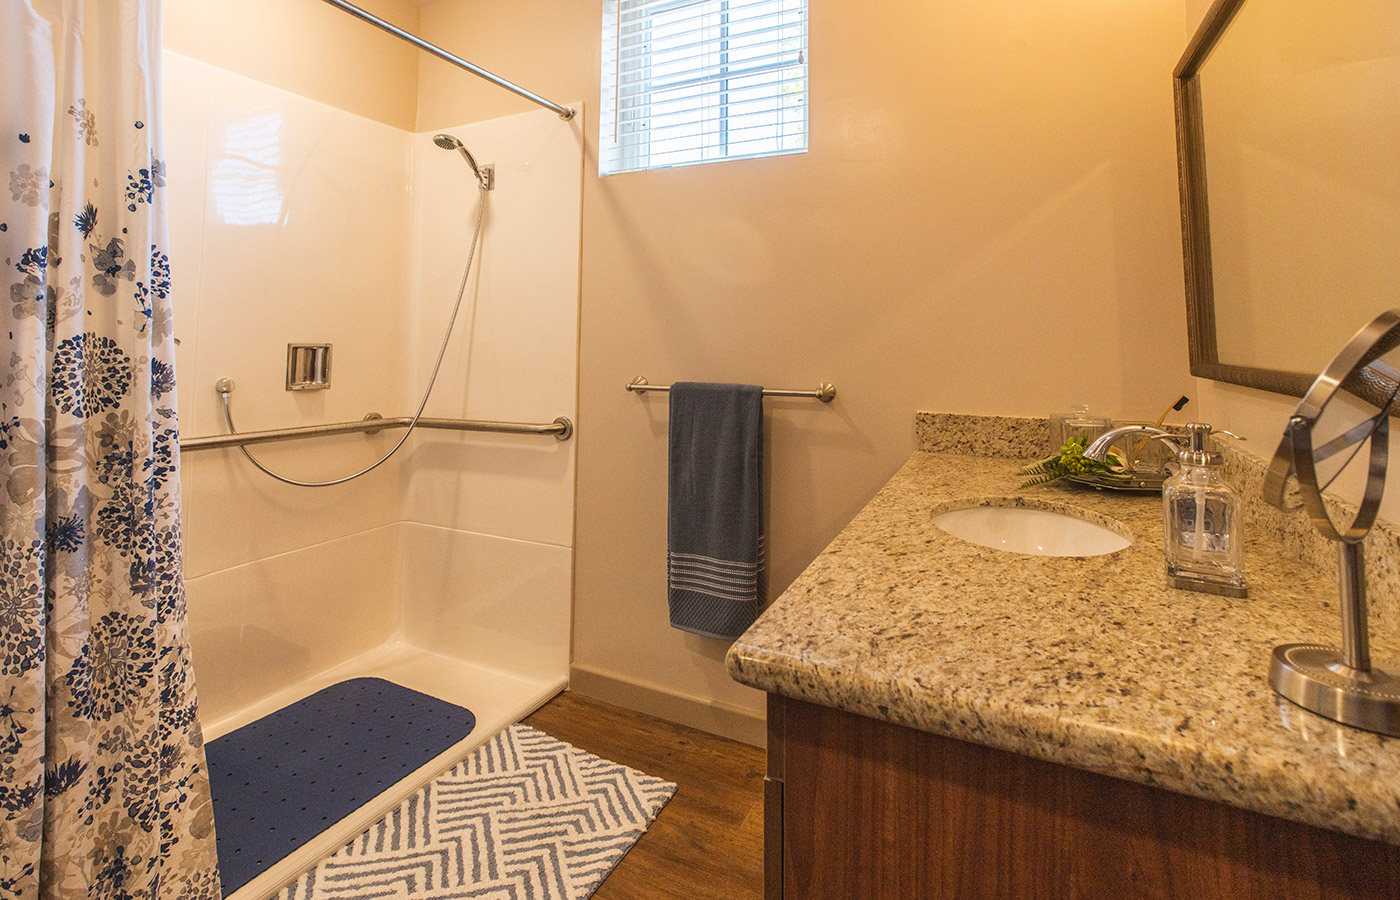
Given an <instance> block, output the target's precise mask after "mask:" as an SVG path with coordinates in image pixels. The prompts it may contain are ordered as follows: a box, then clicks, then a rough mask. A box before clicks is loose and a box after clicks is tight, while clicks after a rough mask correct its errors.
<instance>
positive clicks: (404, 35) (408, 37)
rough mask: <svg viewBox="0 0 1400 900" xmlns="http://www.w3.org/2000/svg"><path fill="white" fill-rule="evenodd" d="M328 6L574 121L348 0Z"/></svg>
mask: <svg viewBox="0 0 1400 900" xmlns="http://www.w3.org/2000/svg"><path fill="white" fill-rule="evenodd" d="M326 2H327V3H329V4H330V5H331V6H334V7H336V8H337V9H340V10H342V11H344V12H348V13H349V14H350V15H352V16H354V17H355V18H357V19H362V20H364V21H366V22H368V23H369V24H371V25H373V26H374V27H376V28H381V29H383V30H384V31H387V32H389V33H390V34H392V35H393V36H394V37H396V38H399V39H401V40H405V41H408V42H409V43H410V44H412V45H413V46H415V47H417V48H418V49H419V50H426V51H427V52H429V53H431V54H432V55H433V56H436V57H437V58H438V59H441V60H444V61H446V62H450V63H452V65H454V66H457V67H458V68H460V69H466V70H467V71H468V72H471V73H472V74H473V75H478V76H480V77H482V78H485V79H486V80H487V81H489V82H491V83H492V84H495V85H499V86H501V87H503V88H505V89H506V90H508V91H510V92H512V93H515V94H518V95H520V96H521V97H524V98H525V99H526V100H529V101H530V102H532V103H538V104H539V105H540V106H543V107H544V108H545V109H548V110H552V111H553V112H554V113H556V114H557V115H558V116H559V118H561V119H564V120H565V121H567V120H569V119H572V118H573V117H574V112H575V110H574V108H573V107H571V106H560V105H559V104H558V103H552V102H550V101H549V100H546V99H544V98H543V97H541V96H540V95H539V94H535V93H532V92H530V91H527V90H525V89H524V88H523V87H521V86H520V85H518V84H513V83H511V82H509V81H506V80H505V79H504V78H502V77H501V76H499V75H494V74H492V73H490V72H488V71H486V70H485V69H483V68H481V66H478V65H474V64H472V63H469V62H467V61H466V60H465V59H462V58H461V57H460V56H457V55H456V54H453V53H448V52H447V51H446V50H444V49H442V48H441V47H439V46H438V45H437V44H430V43H428V42H427V41H425V40H423V39H422V38H420V37H419V36H418V35H416V34H413V33H411V32H408V31H404V30H403V29H402V28H400V27H398V26H397V25H394V24H393V23H391V22H386V21H384V20H383V19H381V18H379V17H378V16H376V15H374V14H373V13H371V12H366V11H365V10H363V9H360V8H359V7H358V6H356V5H355V4H353V3H347V2H346V0H326Z"/></svg>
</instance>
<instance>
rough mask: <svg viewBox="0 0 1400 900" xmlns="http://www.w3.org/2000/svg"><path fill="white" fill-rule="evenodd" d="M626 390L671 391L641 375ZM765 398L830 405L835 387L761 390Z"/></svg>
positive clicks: (668, 387)
mask: <svg viewBox="0 0 1400 900" xmlns="http://www.w3.org/2000/svg"><path fill="white" fill-rule="evenodd" d="M627 390H629V391H633V392H635V393H638V394H645V393H646V392H647V391H661V392H662V393H667V392H669V391H670V390H671V386H670V385H669V384H652V383H651V382H649V381H647V380H646V378H645V377H644V376H642V375H638V376H637V377H636V378H633V379H632V380H631V381H629V382H628V383H627ZM763 396H765V397H811V398H812V399H814V400H820V401H821V402H823V403H830V402H831V401H832V400H835V399H836V385H834V384H832V383H831V382H829V381H823V382H822V383H821V384H819V385H817V389H816V390H815V391H774V390H769V389H768V388H764V389H763Z"/></svg>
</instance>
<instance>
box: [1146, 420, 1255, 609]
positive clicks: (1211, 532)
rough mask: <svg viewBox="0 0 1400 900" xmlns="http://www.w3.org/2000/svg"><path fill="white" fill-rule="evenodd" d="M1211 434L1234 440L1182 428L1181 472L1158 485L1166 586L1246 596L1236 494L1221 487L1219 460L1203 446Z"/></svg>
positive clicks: (1202, 427) (1206, 429) (1195, 426)
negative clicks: (1160, 493)
mask: <svg viewBox="0 0 1400 900" xmlns="http://www.w3.org/2000/svg"><path fill="white" fill-rule="evenodd" d="M1212 433H1214V434H1224V435H1229V436H1230V437H1237V435H1233V434H1230V432H1228V431H1216V430H1214V429H1212V428H1211V427H1210V426H1209V425H1206V424H1204V423H1201V422H1192V423H1191V424H1189V425H1187V426H1186V437H1187V443H1186V446H1185V447H1182V448H1181V449H1180V451H1179V452H1178V453H1177V460H1178V461H1179V462H1180V464H1181V469H1180V471H1178V472H1177V473H1176V474H1175V475H1173V476H1172V477H1171V478H1169V479H1167V481H1166V483H1165V484H1163V485H1162V507H1163V513H1164V520H1163V524H1164V526H1165V528H1166V554H1167V583H1168V584H1170V585H1171V586H1172V587H1175V588H1185V589H1186V590H1191V591H1204V592H1206V593H1209V594H1223V595H1225V596H1227V597H1245V596H1248V588H1247V586H1246V585H1245V580H1244V516H1243V514H1242V512H1241V504H1240V495H1239V494H1237V493H1236V492H1235V491H1234V489H1233V488H1231V487H1230V486H1229V485H1228V484H1226V483H1225V477H1224V458H1223V457H1222V456H1221V455H1220V454H1219V453H1213V452H1211V451H1210V450H1208V449H1207V448H1206V437H1207V435H1210V434H1212Z"/></svg>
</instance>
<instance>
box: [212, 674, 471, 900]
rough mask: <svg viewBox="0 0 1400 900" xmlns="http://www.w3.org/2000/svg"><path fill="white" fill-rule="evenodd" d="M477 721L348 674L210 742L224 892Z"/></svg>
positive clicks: (439, 703) (382, 683)
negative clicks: (337, 682)
mask: <svg viewBox="0 0 1400 900" xmlns="http://www.w3.org/2000/svg"><path fill="white" fill-rule="evenodd" d="M475 726H476V717H475V716H473V715H472V713H471V710H468V709H465V708H464V707H461V706H456V705H454V704H451V703H447V702H446V701H443V700H439V699H437V698H436V697H429V696H428V695H427V694H420V693H419V692H418V691H414V690H410V689H408V688H406V687H401V686H400V685H397V684H394V683H393V682H390V681H385V680H384V679H382V678H352V679H350V680H348V681H342V682H340V683H339V684H333V685H331V686H330V687H328V688H325V689H324V690H320V691H317V692H316V693H314V694H312V695H311V696H309V697H305V698H303V699H301V700H298V701H297V702H296V703H293V704H291V705H290V706H286V707H283V708H282V709H279V710H277V711H276V712H274V713H271V714H269V715H266V716H264V717H262V718H261V719H258V720H257V721H256V722H252V723H250V724H248V725H245V726H243V727H242V728H239V729H238V730H236V731H231V732H229V733H228V734H226V735H224V736H223V737H221V738H219V739H217V740H213V741H210V742H209V743H208V744H207V745H206V747H205V754H206V756H207V759H208V765H209V788H210V792H211V793H212V794H213V799H214V827H215V834H216V836H217V839H218V851H219V877H220V880H221V881H222V883H223V893H224V896H225V897H227V896H229V895H231V894H232V893H233V892H234V891H236V890H238V889H239V888H241V887H243V885H245V884H247V883H248V882H249V881H251V880H252V879H253V878H254V877H255V876H257V875H259V874H261V873H262V872H264V871H266V870H267V869H268V868H269V867H271V866H272V865H273V864H274V863H276V862H277V861H278V860H280V859H282V858H283V857H285V856H287V855H288V854H289V853H291V852H292V851H293V850H296V849H297V848H298V847H301V846H302V845H303V844H305V843H306V842H307V841H309V840H311V839H312V838H314V837H315V836H316V835H318V834H320V833H321V832H322V831H325V830H326V829H327V828H329V827H330V826H332V825H334V824H335V823H336V822H339V821H340V820H341V819H343V818H345V817H346V816H348V815H349V814H350V813H351V812H353V811H355V810H356V809H358V808H359V807H361V806H363V805H364V804H366V803H368V802H369V801H370V800H372V799H374V798H375V797H377V796H379V795H380V794H382V793H383V792H384V791H386V790H388V789H389V788H391V787H392V786H393V785H394V784H395V783H396V782H398V781H399V780H400V779H402V778H405V777H407V776H408V775H410V774H411V773H412V772H413V771H414V770H416V769H418V768H419V767H420V766H423V765H425V764H427V763H428V762H430V761H431V760H432V759H433V758H434V757H436V756H437V755H438V754H440V753H443V752H444V751H446V750H448V749H449V748H451V747H452V745H453V744H455V743H457V742H458V741H460V740H462V738H464V737H466V736H467V735H468V734H470V733H471V730H472V728H474V727H475ZM405 735H412V736H413V739H412V740H406V739H405Z"/></svg>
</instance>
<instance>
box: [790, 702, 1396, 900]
mask: <svg viewBox="0 0 1400 900" xmlns="http://www.w3.org/2000/svg"><path fill="white" fill-rule="evenodd" d="M768 730H769V744H768V760H769V761H768V769H769V770H768V781H767V784H766V785H765V789H766V795H765V848H764V849H765V854H766V858H765V863H766V869H765V895H766V898H767V900H903V898H909V900H942V898H948V900H953V898H957V900H981V898H987V900H1100V898H1108V900H1136V898H1152V900H1158V898H1161V900H1167V898H1189V900H1211V898H1229V900H1254V898H1258V900H1291V898H1309V900H1313V898H1318V900H1322V898H1329V900H1330V898H1362V897H1364V898H1376V900H1397V898H1400V847H1396V846H1392V845H1390V844H1385V843H1380V842H1376V841H1368V840H1363V839H1361V838H1356V837H1351V836H1349V835H1344V834H1341V833H1340V832H1334V831H1328V830H1324V829H1319V828H1313V827H1310V826H1307V825H1300V824H1297V823H1295V822H1289V821H1286V820H1283V819H1278V818H1274V817H1272V816H1265V815H1261V814H1259V813H1254V812H1249V811H1247V810H1243V809H1238V808H1236V807H1232V806H1227V805H1224V804H1221V803H1217V802H1213V801H1209V800H1201V799H1197V798H1195V797H1187V796H1185V795H1182V794H1177V793H1173V792H1170V791H1165V790H1161V789H1158V788H1152V787H1147V786H1145V785H1142V784H1138V783H1136V782H1130V781H1124V780H1121V779H1118V778H1110V777H1107V776H1104V775H1095V774H1093V773H1089V772H1084V771H1081V770H1078V769H1073V768H1070V767H1068V766H1062V765H1056V764H1054V763H1048V762H1043V761H1041V760H1036V759H1031V758H1029V757H1026V756H1020V755H1018V754H1014V753H1007V752H1004V751H1001V750H994V749H991V748H989V747H983V746H980V745H977V744H969V743H966V742H963V741H958V740H953V739H951V738H945V737H939V736H936V735H932V734H928V733H926V732H922V731H917V730H914V729H910V728H904V727H901V726H898V725H891V724H889V723H886V722H881V721H876V720H874V719H869V718H865V717H863V716H857V715H853V714H851V713H845V712H840V711H838V710H834V709H829V708H826V707H822V706H815V705H813V704H810V703H804V702H800V701H797V700H791V699H787V698H783V697H780V696H776V695H771V694H770V695H769V705H768ZM1396 814H1397V815H1400V809H1397V810H1396Z"/></svg>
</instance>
